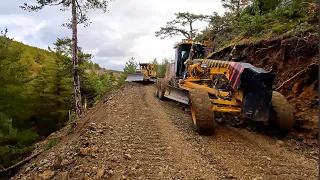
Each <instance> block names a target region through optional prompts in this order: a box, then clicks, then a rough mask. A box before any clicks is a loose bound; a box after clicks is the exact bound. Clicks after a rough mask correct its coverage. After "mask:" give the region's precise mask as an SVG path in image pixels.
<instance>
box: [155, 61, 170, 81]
mask: <svg viewBox="0 0 320 180" xmlns="http://www.w3.org/2000/svg"><path fill="white" fill-rule="evenodd" d="M153 63H154V64H155V67H156V72H157V77H160V78H163V77H164V76H165V74H166V69H167V66H168V65H169V60H168V59H167V58H164V59H163V60H162V62H161V63H158V62H157V61H155V62H153Z"/></svg>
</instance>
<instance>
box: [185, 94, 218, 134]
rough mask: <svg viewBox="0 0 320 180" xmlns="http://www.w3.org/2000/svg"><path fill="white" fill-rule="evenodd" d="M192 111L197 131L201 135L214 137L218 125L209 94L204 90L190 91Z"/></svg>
mask: <svg viewBox="0 0 320 180" xmlns="http://www.w3.org/2000/svg"><path fill="white" fill-rule="evenodd" d="M189 98H190V109H191V115H192V120H193V125H194V129H195V131H196V132H197V133H198V134H199V135H212V134H213V133H214V131H215V128H216V124H215V118H214V113H213V111H212V104H211V101H210V98H209V96H208V92H207V91H205V90H203V89H192V90H190V91H189Z"/></svg>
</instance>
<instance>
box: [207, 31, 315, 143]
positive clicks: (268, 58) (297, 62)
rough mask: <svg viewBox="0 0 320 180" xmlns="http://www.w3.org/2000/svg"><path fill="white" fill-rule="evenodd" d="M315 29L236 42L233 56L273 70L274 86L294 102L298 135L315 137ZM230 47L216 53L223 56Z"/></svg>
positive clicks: (229, 50)
mask: <svg viewBox="0 0 320 180" xmlns="http://www.w3.org/2000/svg"><path fill="white" fill-rule="evenodd" d="M318 43H319V35H318V33H308V34H305V35H304V36H302V37H297V36H293V37H292V36H290V37H283V36H281V37H275V38H272V39H268V40H263V41H260V42H256V43H244V44H239V45H237V51H236V53H235V57H236V58H239V60H241V61H242V62H248V63H251V64H253V65H254V66H257V67H261V68H264V69H265V70H268V71H271V72H272V73H275V74H276V80H275V84H274V88H275V89H276V90H277V91H279V92H281V93H282V94H283V95H285V96H286V98H287V99H288V100H289V102H290V103H292V104H293V105H294V106H295V110H296V111H295V113H294V115H295V118H296V122H297V123H296V126H295V130H296V132H297V133H296V135H297V137H298V138H307V139H316V138H318V109H319V108H318V104H319V97H318V86H319V85H318V83H319V82H318V73H319V72H318V69H319V66H318ZM231 49H232V47H227V48H225V49H223V50H221V51H219V52H217V53H215V54H214V55H213V56H212V57H211V58H212V59H223V58H226V57H227V56H228V55H229V53H230V52H231Z"/></svg>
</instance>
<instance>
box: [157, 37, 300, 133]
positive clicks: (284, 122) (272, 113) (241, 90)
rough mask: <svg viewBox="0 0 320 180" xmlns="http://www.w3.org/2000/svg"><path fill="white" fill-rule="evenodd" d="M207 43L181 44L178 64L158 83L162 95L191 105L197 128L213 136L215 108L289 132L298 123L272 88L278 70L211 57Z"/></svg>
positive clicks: (174, 64) (173, 65) (184, 41)
mask: <svg viewBox="0 0 320 180" xmlns="http://www.w3.org/2000/svg"><path fill="white" fill-rule="evenodd" d="M207 47H208V42H204V43H195V42H193V41H192V40H183V41H182V42H180V43H176V44H175V46H174V49H175V62H174V63H172V64H170V65H169V66H168V68H167V71H166V77H165V78H164V79H161V80H158V81H157V83H156V92H155V95H156V96H157V97H158V98H159V99H165V98H168V99H172V100H175V101H178V102H180V103H183V104H187V105H189V106H190V111H191V115H192V120H193V123H194V128H195V130H196V131H197V132H198V133H199V134H208V133H209V134H212V133H213V132H214V129H215V127H216V124H215V117H214V112H226V113H238V114H239V113H240V114H241V116H242V117H243V118H244V119H249V120H252V121H259V122H263V123H264V124H266V125H269V126H271V125H272V126H277V127H278V128H279V129H281V130H283V131H290V130H291V129H292V127H293V125H294V123H295V121H294V118H293V107H292V106H291V105H290V104H289V103H288V102H287V100H286V98H285V97H284V96H283V95H281V94H280V93H279V92H276V91H273V89H272V84H273V81H274V78H275V75H274V74H271V73H269V72H268V71H265V70H264V69H261V68H257V67H254V66H253V65H251V64H248V63H242V62H234V61H233V59H232V54H233V53H234V50H235V48H234V49H233V50H232V52H231V54H230V58H229V59H228V60H213V59H207V58H206V49H207Z"/></svg>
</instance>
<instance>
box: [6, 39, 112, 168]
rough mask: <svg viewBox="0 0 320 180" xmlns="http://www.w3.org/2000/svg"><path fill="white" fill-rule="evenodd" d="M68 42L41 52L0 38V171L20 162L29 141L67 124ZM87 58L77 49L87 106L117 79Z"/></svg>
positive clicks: (70, 92) (70, 99) (29, 148)
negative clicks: (1, 168)
mask: <svg viewBox="0 0 320 180" xmlns="http://www.w3.org/2000/svg"><path fill="white" fill-rule="evenodd" d="M70 42H71V41H70V40H69V39H68V38H59V39H58V40H57V42H56V43H55V47H54V48H53V50H51V48H49V51H46V50H43V49H39V48H35V47H30V46H27V45H24V44H22V43H19V42H16V41H13V40H11V39H9V38H7V37H5V36H2V37H0V167H1V166H3V167H8V166H10V165H12V164H14V163H16V162H18V161H20V160H21V159H23V158H24V157H25V156H27V155H28V154H29V153H30V152H31V151H32V149H33V147H32V144H33V143H35V142H36V141H38V140H40V139H43V138H44V137H46V136H48V135H49V134H51V133H52V132H54V131H56V130H58V129H60V128H62V127H63V126H65V125H66V123H67V122H68V119H69V114H68V112H69V110H72V109H73V108H74V105H73V102H74V95H73V93H74V92H73V62H72V59H71V58H70V53H69V52H71V51H70V48H71V45H70ZM91 57H92V56H91V54H86V53H84V52H82V49H81V48H79V59H80V61H81V63H80V72H81V77H82V79H81V81H82V82H81V83H82V85H83V88H82V90H83V92H82V97H83V98H87V101H88V107H89V108H90V107H91V106H92V105H93V104H94V102H95V101H97V100H98V99H99V98H100V97H102V95H103V94H105V93H106V92H108V91H110V90H111V89H113V88H116V81H117V80H116V78H115V77H114V75H113V74H110V73H109V72H107V71H106V70H104V69H103V68H101V67H100V66H99V65H98V64H94V63H92V62H91V61H90V59H91ZM72 114H74V113H72ZM50 146H51V145H50Z"/></svg>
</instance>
